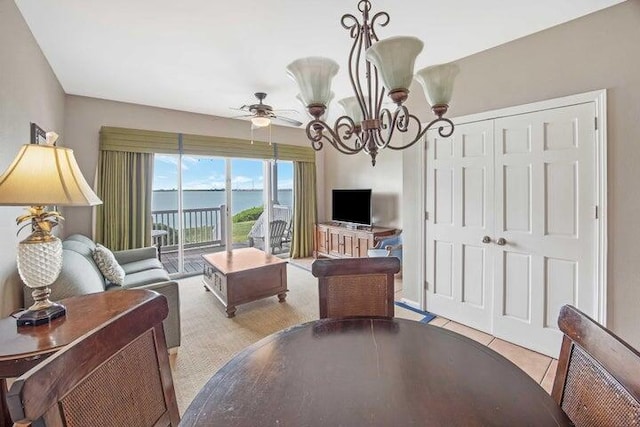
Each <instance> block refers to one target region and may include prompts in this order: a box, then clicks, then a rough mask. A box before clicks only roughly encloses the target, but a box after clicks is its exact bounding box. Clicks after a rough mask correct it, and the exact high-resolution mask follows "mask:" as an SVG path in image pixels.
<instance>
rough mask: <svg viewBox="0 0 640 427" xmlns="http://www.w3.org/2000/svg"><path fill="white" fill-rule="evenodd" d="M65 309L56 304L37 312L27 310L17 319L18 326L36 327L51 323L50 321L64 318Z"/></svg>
mask: <svg viewBox="0 0 640 427" xmlns="http://www.w3.org/2000/svg"><path fill="white" fill-rule="evenodd" d="M66 312H67V309H66V308H65V307H64V305H62V304H58V303H57V302H53V303H51V305H50V306H49V307H46V308H41V309H39V310H27V311H25V312H24V313H22V314H21V315H20V317H18V320H17V322H18V326H38V325H44V324H45V323H51V321H52V320H54V319H57V318H58V317H61V316H64V315H65V313H66Z"/></svg>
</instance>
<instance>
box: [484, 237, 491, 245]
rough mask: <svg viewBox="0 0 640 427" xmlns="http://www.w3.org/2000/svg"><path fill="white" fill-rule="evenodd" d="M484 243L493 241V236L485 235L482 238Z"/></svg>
mask: <svg viewBox="0 0 640 427" xmlns="http://www.w3.org/2000/svg"><path fill="white" fill-rule="evenodd" d="M482 243H491V237H489V236H484V237H483V238H482Z"/></svg>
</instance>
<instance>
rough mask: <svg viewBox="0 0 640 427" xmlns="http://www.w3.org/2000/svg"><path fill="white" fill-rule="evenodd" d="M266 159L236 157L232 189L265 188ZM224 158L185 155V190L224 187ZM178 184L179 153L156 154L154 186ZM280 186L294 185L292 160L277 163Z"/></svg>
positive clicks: (172, 186)
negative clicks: (263, 168) (263, 165)
mask: <svg viewBox="0 0 640 427" xmlns="http://www.w3.org/2000/svg"><path fill="white" fill-rule="evenodd" d="M262 164H263V160H254V159H233V160H232V163H231V175H232V176H231V188H232V189H234V190H237V189H241V190H252V189H255V190H262V186H263V176H262ZM224 180H225V160H224V158H221V157H201V156H182V183H183V188H184V189H185V190H208V189H224ZM177 187H178V155H165V154H156V155H155V156H154V171H153V189H154V190H172V189H176V188H177ZM278 188H280V189H292V188H293V163H292V162H278Z"/></svg>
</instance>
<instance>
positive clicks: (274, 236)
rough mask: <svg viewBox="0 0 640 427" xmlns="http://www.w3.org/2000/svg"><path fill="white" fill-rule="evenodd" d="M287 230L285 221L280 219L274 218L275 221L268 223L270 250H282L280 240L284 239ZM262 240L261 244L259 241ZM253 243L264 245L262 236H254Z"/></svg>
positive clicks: (274, 251)
mask: <svg viewBox="0 0 640 427" xmlns="http://www.w3.org/2000/svg"><path fill="white" fill-rule="evenodd" d="M286 231H287V222H286V221H283V220H281V219H276V220H275V221H271V222H270V223H269V236H270V237H271V252H272V253H276V249H277V252H278V253H279V252H281V251H282V242H283V240H284V235H285V233H286ZM260 241H262V244H260V243H259V242H260ZM253 245H256V246H260V245H261V246H262V247H264V236H262V237H254V239H253Z"/></svg>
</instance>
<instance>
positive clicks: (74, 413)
mask: <svg viewBox="0 0 640 427" xmlns="http://www.w3.org/2000/svg"><path fill="white" fill-rule="evenodd" d="M113 292H120V293H121V295H122V298H133V297H135V298H138V299H137V300H136V303H135V304H132V308H130V309H129V310H127V311H125V312H123V313H121V314H119V315H117V316H115V317H113V318H112V319H110V320H109V321H108V322H106V323H104V324H103V325H101V326H99V327H98V328H96V329H94V330H92V331H90V332H89V333H87V334H85V335H83V336H81V337H80V338H78V339H77V340H75V341H73V342H72V343H70V344H69V345H68V346H66V347H64V349H62V350H60V351H59V352H58V353H55V354H54V355H52V356H50V357H49V358H48V359H46V360H45V361H44V362H42V363H40V364H39V365H37V366H36V367H34V368H33V369H31V370H30V371H28V372H27V373H25V374H24V375H23V376H21V377H19V378H18V379H17V380H16V381H15V382H14V383H13V384H12V386H11V388H10V390H9V392H8V393H7V403H8V406H9V412H10V414H11V418H12V419H13V421H14V422H15V423H18V424H21V425H22V424H27V425H34V426H39V427H42V426H56V427H57V426H68V427H72V426H101V427H116V426H129V427H131V426H137V427H148V426H175V425H178V423H179V422H180V415H179V412H178V406H177V403H176V396H175V391H174V388H173V380H172V377H171V369H170V366H169V355H168V352H167V345H166V342H165V337H164V330H163V327H162V321H163V320H164V319H165V318H166V317H167V314H168V312H169V309H168V305H167V299H166V298H165V297H164V296H162V295H160V294H158V293H157V292H153V291H148V290H120V291H113ZM140 293H143V294H144V295H141V294H140ZM136 294H137V295H136ZM147 294H148V295H147ZM96 309H105V310H108V309H109V308H108V307H98V308H96Z"/></svg>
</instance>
